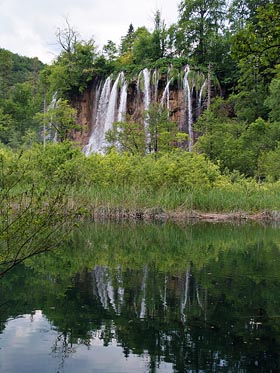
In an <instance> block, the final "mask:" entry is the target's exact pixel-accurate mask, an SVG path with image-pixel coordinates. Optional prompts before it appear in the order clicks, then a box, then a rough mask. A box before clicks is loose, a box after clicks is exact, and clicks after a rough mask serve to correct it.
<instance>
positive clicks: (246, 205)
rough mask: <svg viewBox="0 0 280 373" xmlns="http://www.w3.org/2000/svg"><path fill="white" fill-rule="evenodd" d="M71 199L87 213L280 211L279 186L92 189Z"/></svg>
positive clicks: (74, 193) (75, 191)
mask: <svg viewBox="0 0 280 373" xmlns="http://www.w3.org/2000/svg"><path fill="white" fill-rule="evenodd" d="M72 198H73V199H74V200H75V201H77V202H79V203H80V204H82V205H83V206H84V207H85V208H87V209H89V210H93V209H98V208H106V209H108V210H110V209H116V208H119V209H121V208H122V209H127V210H137V209H142V210H145V209H153V208H161V209H164V210H168V211H170V210H181V211H191V210H197V211H203V212H217V213H219V212H220V213H222V212H224V213H231V212H247V213H257V212H261V211H264V210H265V211H280V185H277V184H266V185H264V186H262V187H259V186H258V185H257V184H254V186H250V188H248V187H246V186H242V187H241V186H240V185H239V184H237V185H234V184H233V185H231V186H230V187H215V188H195V189H190V190H185V191H184V190H180V189H178V188H176V186H174V187H173V188H165V187H162V188H158V189H156V190H155V189H149V188H144V187H143V188H142V187H141V186H138V187H137V186H135V185H132V186H118V185H110V186H106V187H105V186H98V185H97V186H92V187H90V188H84V187H80V188H77V189H73V190H72Z"/></svg>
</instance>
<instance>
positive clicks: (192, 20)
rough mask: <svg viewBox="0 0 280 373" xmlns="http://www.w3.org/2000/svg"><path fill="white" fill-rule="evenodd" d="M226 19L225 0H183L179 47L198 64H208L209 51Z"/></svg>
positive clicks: (178, 38) (180, 52) (180, 14)
mask: <svg viewBox="0 0 280 373" xmlns="http://www.w3.org/2000/svg"><path fill="white" fill-rule="evenodd" d="M224 20H225V1H224V0H182V1H181V2H180V4H179V22H178V31H177V48H178V49H179V54H185V55H187V56H189V57H191V58H192V59H193V61H194V63H196V64H200V65H207V64H208V63H209V62H211V60H209V52H210V51H211V48H215V40H216V39H217V37H218V35H219V33H220V32H221V30H222V28H223V24H224Z"/></svg>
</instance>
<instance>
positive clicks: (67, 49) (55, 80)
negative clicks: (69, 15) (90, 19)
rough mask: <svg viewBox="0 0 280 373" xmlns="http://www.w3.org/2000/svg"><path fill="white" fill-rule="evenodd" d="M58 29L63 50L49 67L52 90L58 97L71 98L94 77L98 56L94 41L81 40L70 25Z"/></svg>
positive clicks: (58, 36) (80, 91)
mask: <svg viewBox="0 0 280 373" xmlns="http://www.w3.org/2000/svg"><path fill="white" fill-rule="evenodd" d="M66 23H67V27H66V28H65V29H63V30H61V29H58V32H57V40H58V44H59V45H60V46H61V48H62V51H61V53H60V55H59V56H58V58H57V60H56V61H55V63H54V64H53V65H52V66H51V67H50V68H49V69H50V74H49V82H50V90H51V91H52V92H53V93H54V92H57V94H58V97H61V98H63V99H68V100H71V99H73V98H74V97H75V96H77V95H79V94H81V93H82V92H83V91H84V90H85V89H86V87H87V84H88V82H89V81H90V80H91V79H92V75H93V72H94V60H95V58H96V57H97V54H96V50H95V45H94V41H93V40H92V39H91V40H88V41H83V40H80V38H79V34H78V33H77V32H76V31H75V30H74V29H73V28H72V27H71V26H70V25H69V23H68V21H67V20H66Z"/></svg>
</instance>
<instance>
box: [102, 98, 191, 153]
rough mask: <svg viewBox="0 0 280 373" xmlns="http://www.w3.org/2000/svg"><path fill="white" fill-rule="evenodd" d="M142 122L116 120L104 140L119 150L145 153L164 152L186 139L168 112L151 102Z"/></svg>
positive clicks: (169, 150)
mask: <svg viewBox="0 0 280 373" xmlns="http://www.w3.org/2000/svg"><path fill="white" fill-rule="evenodd" d="M144 121H145V122H146V123H147V125H146V126H144V125H143V124H142V123H134V122H117V123H114V124H113V129H112V130H109V131H108V132H107V133H106V140H107V142H108V143H109V147H108V148H109V149H110V148H111V147H114V148H116V149H117V150H119V151H121V152H123V151H124V152H129V153H131V154H134V155H135V154H140V155H145V154H147V153H153V154H155V155H157V153H159V152H161V153H165V152H171V151H172V150H174V149H176V148H177V147H178V145H179V144H180V143H181V142H183V141H185V140H186V137H187V135H186V134H185V133H181V132H179V131H178V126H177V124H176V123H175V122H172V121H170V120H169V118H168V112H167V111H166V110H163V109H162V108H161V107H159V106H158V105H156V104H152V105H150V107H149V110H147V112H145V113H144Z"/></svg>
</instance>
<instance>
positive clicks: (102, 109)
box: [84, 77, 111, 155]
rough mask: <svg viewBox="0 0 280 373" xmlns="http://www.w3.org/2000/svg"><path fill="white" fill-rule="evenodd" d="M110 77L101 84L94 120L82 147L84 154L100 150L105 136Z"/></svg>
mask: <svg viewBox="0 0 280 373" xmlns="http://www.w3.org/2000/svg"><path fill="white" fill-rule="evenodd" d="M110 89H111V78H110V77H108V78H107V79H106V80H105V83H104V85H103V88H102V91H101V94H100V99H99V102H98V108H97V114H96V120H95V123H94V127H93V131H92V133H91V135H90V138H89V142H88V144H87V145H86V146H85V147H84V153H85V155H90V154H91V153H92V152H98V151H101V148H102V144H103V141H104V138H105V132H104V128H105V118H106V113H107V109H108V104H109V100H110Z"/></svg>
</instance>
